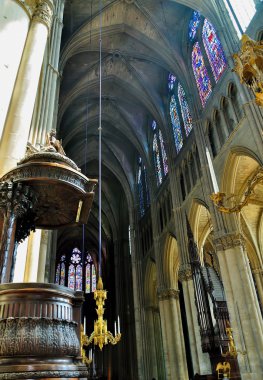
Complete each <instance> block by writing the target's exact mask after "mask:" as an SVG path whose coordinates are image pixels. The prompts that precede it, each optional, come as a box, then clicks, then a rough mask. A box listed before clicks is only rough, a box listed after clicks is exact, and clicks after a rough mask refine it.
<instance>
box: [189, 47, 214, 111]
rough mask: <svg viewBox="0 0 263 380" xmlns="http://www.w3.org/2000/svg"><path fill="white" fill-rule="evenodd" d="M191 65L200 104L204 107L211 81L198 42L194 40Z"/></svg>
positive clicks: (209, 91)
mask: <svg viewBox="0 0 263 380" xmlns="http://www.w3.org/2000/svg"><path fill="white" fill-rule="evenodd" d="M192 67H193V72H194V76H195V80H196V85H197V88H198V92H199V96H200V99H201V103H202V106H203V107H204V106H205V104H206V102H207V99H208V98H209V96H210V95H211V93H212V86H211V82H210V79H209V76H208V73H207V70H206V67H205V64H204V58H203V55H202V53H201V49H200V46H199V43H198V42H196V43H195V44H194V46H193V51H192Z"/></svg>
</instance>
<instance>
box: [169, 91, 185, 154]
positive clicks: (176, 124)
mask: <svg viewBox="0 0 263 380" xmlns="http://www.w3.org/2000/svg"><path fill="white" fill-rule="evenodd" d="M170 116H171V122H172V127H173V135H174V142H175V147H176V151H177V153H178V152H180V150H181V149H182V146H183V135H182V130H181V124H180V119H179V115H178V108H177V103H176V99H175V96H174V95H172V96H171V100H170Z"/></svg>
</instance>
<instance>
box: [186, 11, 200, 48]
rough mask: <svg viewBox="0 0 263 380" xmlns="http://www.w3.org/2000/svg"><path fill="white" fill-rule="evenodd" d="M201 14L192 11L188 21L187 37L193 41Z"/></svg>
mask: <svg viewBox="0 0 263 380" xmlns="http://www.w3.org/2000/svg"><path fill="white" fill-rule="evenodd" d="M200 19H201V15H200V13H199V12H197V11H194V12H193V15H192V18H191V20H190V22H189V39H190V41H193V40H194V38H195V35H196V32H197V29H198V26H199V24H200Z"/></svg>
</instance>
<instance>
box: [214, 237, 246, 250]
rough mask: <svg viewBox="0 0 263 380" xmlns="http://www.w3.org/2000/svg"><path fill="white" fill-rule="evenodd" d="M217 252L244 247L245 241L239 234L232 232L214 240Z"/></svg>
mask: <svg viewBox="0 0 263 380" xmlns="http://www.w3.org/2000/svg"><path fill="white" fill-rule="evenodd" d="M214 244H215V246H216V249H217V251H226V250H227V249H230V248H234V247H244V245H245V239H244V237H243V235H242V234H241V233H240V232H234V233H230V234H226V235H223V236H220V237H217V238H216V239H215V240H214Z"/></svg>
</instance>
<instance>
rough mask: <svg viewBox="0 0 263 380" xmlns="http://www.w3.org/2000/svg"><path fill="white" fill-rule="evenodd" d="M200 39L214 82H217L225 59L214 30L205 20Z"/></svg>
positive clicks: (223, 68)
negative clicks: (201, 39)
mask: <svg viewBox="0 0 263 380" xmlns="http://www.w3.org/2000/svg"><path fill="white" fill-rule="evenodd" d="M202 38H203V44H204V47H205V51H206V54H207V57H208V60H209V63H210V66H211V68H212V72H213V75H214V78H215V81H216V82H218V80H219V79H220V77H221V75H222V74H223V72H224V70H225V69H226V67H227V65H226V57H225V54H224V50H223V47H222V44H221V42H220V40H219V38H218V36H217V33H216V31H215V28H214V27H213V25H212V24H211V23H210V22H209V21H208V20H207V19H205V20H204V25H203V30H202Z"/></svg>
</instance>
